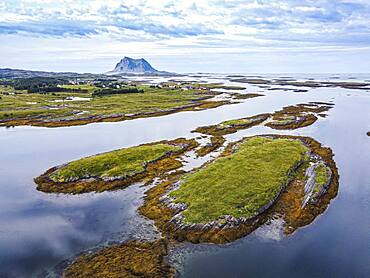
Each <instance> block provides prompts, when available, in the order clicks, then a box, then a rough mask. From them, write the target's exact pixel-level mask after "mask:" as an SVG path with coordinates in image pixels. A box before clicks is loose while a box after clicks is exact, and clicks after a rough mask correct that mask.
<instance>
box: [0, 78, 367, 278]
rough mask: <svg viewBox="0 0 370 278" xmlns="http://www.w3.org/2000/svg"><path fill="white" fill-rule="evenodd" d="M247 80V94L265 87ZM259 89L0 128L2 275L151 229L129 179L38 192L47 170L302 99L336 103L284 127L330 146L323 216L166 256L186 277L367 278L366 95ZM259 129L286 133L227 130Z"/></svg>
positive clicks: (42, 266)
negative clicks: (99, 118)
mask: <svg viewBox="0 0 370 278" xmlns="http://www.w3.org/2000/svg"><path fill="white" fill-rule="evenodd" d="M189 78H191V79H192V80H193V79H194V78H193V77H189ZM215 78H217V79H213V80H217V82H220V80H223V79H218V78H224V77H223V76H216V77H215ZM202 79H206V78H205V77H202ZM233 84H234V83H233ZM235 85H240V84H237V83H236V84H235ZM243 85H246V84H243ZM246 87H247V90H246V91H248V92H256V91H264V90H263V89H261V88H258V87H255V86H251V85H248V84H247V85H246ZM349 93H350V95H348V94H349ZM264 94H266V96H265V97H259V98H253V99H248V100H246V101H244V102H243V103H240V104H234V105H230V106H223V107H219V108H216V109H210V110H205V111H199V112H181V113H178V114H173V115H167V116H163V117H157V118H147V119H136V120H132V121H126V122H118V123H96V124H90V125H86V126H78V127H65V128H55V129H50V128H40V127H17V128H9V129H6V128H1V129H0V158H1V160H0V277H3V276H5V277H9V276H10V277H30V276H32V275H37V274H38V273H40V272H42V271H44V270H48V269H50V268H52V267H53V266H54V265H56V264H58V263H59V262H61V261H63V260H65V259H67V258H69V257H71V256H74V255H76V254H78V253H79V252H81V251H83V250H86V249H89V248H92V247H95V246H96V245H99V244H106V243H107V242H110V241H120V240H124V239H126V238H131V237H137V236H139V237H154V236H156V231H155V230H154V229H153V227H152V223H151V222H150V221H148V220H146V219H143V218H141V217H140V216H139V215H138V214H137V212H136V208H137V207H138V206H139V205H140V204H141V202H142V199H141V197H142V196H143V192H144V191H145V188H142V187H140V186H139V185H136V186H132V187H129V188H127V189H125V190H119V191H115V192H105V193H100V194H84V195H79V196H66V195H55V194H45V193H41V192H38V191H36V190H35V184H34V183H33V178H34V177H36V176H38V175H39V174H40V173H43V172H44V171H45V170H46V169H48V168H50V167H52V166H54V165H58V164H61V163H64V162H66V161H70V160H74V159H78V158H80V157H83V156H87V155H92V154H95V153H99V152H104V151H109V150H113V149H117V148H122V147H127V146H133V145H137V144H140V143H147V142H152V141H157V140H163V139H174V138H178V137H183V136H185V137H190V136H194V134H191V133H190V131H191V130H193V129H195V128H196V127H198V126H204V125H210V124H216V123H218V122H221V121H224V120H228V119H233V118H241V117H247V116H252V115H255V114H260V113H265V112H271V111H275V110H279V109H281V108H282V107H283V106H286V105H292V104H296V103H303V102H308V101H323V102H327V101H334V102H335V107H334V108H333V109H332V110H331V111H329V113H328V114H329V116H328V117H327V118H325V119H320V120H319V121H318V122H317V123H315V124H314V125H313V126H311V127H307V128H304V129H301V130H297V131H293V132H290V134H295V135H307V136H312V137H313V138H315V139H316V140H318V141H320V142H321V143H323V144H324V145H326V146H330V147H331V148H332V149H333V151H334V153H335V160H336V163H337V166H338V167H339V172H340V174H341V179H340V187H339V188H340V189H339V190H340V191H339V196H338V197H337V199H336V201H335V202H333V203H332V204H331V205H330V206H329V208H328V210H327V211H326V212H325V214H324V215H323V216H321V217H319V218H317V219H316V221H315V222H314V223H312V224H311V225H310V226H308V227H306V228H304V229H301V230H299V232H297V233H295V234H293V235H292V236H290V237H284V236H280V235H276V233H275V231H276V230H275V229H274V228H273V227H272V230H271V231H266V230H265V231H264V230H263V229H267V228H266V227H265V228H261V230H257V231H256V232H255V233H254V234H251V235H250V236H248V237H246V238H243V239H241V240H238V241H237V242H235V243H233V244H230V245H226V246H223V247H217V246H212V247H209V246H208V245H207V246H206V247H205V246H203V245H200V246H197V247H194V246H193V245H186V246H185V247H184V246H182V247H184V248H182V251H179V250H177V251H176V252H175V251H174V252H173V254H174V257H176V256H177V259H178V260H180V261H181V262H182V263H184V267H183V272H182V274H183V276H185V277H203V276H213V277H230V276H232V277H242V276H245V275H246V274H248V275H250V276H258V277H269V276H275V277H280V276H284V277H305V276H306V277H313V276H315V277H323V276H327V277H328V276H331V277H332V276H335V277H346V276H347V277H354V276H355V277H365V276H364V274H366V273H369V272H370V269H369V265H368V262H369V261H370V246H369V244H366V243H368V242H370V233H369V230H370V218H369V217H368V211H369V209H370V207H369V203H370V202H369V200H370V186H369V185H370V173H369V171H367V170H368V169H367V168H368V165H369V164H370V140H369V138H368V137H367V136H366V132H367V131H369V130H370V113H368V107H369V105H370V96H369V95H368V93H367V92H364V91H356V90H344V89H340V88H330V89H329V88H321V89H313V90H311V91H310V92H307V93H292V92H280V91H265V92H264ZM260 133H282V134H283V133H286V132H283V131H279V132H278V131H274V130H271V129H269V128H267V127H254V128H252V129H249V130H244V131H240V132H238V133H237V134H232V135H230V138H231V139H232V138H234V139H235V140H236V139H237V138H238V137H243V136H247V135H253V134H260ZM275 224H276V223H275ZM275 224H274V225H275ZM277 224H278V223H277ZM277 224H276V226H277V227H278V225H277ZM269 228H271V227H269ZM263 234H265V236H263ZM268 238H270V239H273V240H266V239H268ZM194 248H195V249H194ZM175 254H177V255H175ZM189 254H191V255H189ZM341 254H356V256H348V255H347V256H346V255H341ZM266 265H267V266H269V268H266V267H265V266H266Z"/></svg>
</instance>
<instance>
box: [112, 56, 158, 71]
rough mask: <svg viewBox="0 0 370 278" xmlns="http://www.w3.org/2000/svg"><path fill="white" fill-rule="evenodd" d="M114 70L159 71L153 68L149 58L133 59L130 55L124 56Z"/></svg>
mask: <svg viewBox="0 0 370 278" xmlns="http://www.w3.org/2000/svg"><path fill="white" fill-rule="evenodd" d="M113 72H117V73H128V72H129V73H155V72H158V70H156V69H155V68H153V67H152V66H151V65H150V64H149V63H148V61H147V60H145V59H144V58H141V59H133V58H130V57H124V58H123V59H122V60H121V61H119V62H118V63H117V65H116V67H115V68H114V70H113Z"/></svg>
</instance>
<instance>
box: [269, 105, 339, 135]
mask: <svg viewBox="0 0 370 278" xmlns="http://www.w3.org/2000/svg"><path fill="white" fill-rule="evenodd" d="M332 105H333V104H331V103H322V102H310V103H305V104H297V105H291V106H286V107H283V109H281V110H279V111H276V112H275V113H274V114H272V119H271V121H270V122H267V123H266V124H265V125H266V126H268V127H271V128H273V129H297V128H302V127H305V126H309V125H312V124H313V123H315V122H316V121H317V119H318V116H320V117H325V116H326V114H323V112H327V111H328V110H329V109H331V108H332Z"/></svg>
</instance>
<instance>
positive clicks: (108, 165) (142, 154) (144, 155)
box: [50, 143, 180, 182]
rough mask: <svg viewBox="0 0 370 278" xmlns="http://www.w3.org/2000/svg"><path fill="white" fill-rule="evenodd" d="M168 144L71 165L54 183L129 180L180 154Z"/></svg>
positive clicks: (116, 152) (104, 156) (121, 152)
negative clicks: (166, 157) (90, 179)
mask: <svg viewBox="0 0 370 278" xmlns="http://www.w3.org/2000/svg"><path fill="white" fill-rule="evenodd" d="M179 150H180V147H179V146H174V145H169V144H162V143H160V144H154V145H141V146H138V147H133V148H126V149H121V150H117V151H112V152H108V153H103V154H99V155H95V156H91V157H86V158H82V159H79V160H76V161H72V162H70V163H68V164H67V165H65V166H62V167H61V168H59V169H58V170H56V171H55V172H54V173H52V174H51V175H50V178H51V179H52V180H53V181H55V182H70V181H75V180H80V179H88V178H91V177H99V178H127V177H131V176H133V175H135V174H138V173H141V172H143V171H144V170H145V166H146V165H147V164H148V163H150V162H152V161H154V160H157V159H159V158H161V157H163V156H165V155H166V154H168V153H170V152H174V151H179Z"/></svg>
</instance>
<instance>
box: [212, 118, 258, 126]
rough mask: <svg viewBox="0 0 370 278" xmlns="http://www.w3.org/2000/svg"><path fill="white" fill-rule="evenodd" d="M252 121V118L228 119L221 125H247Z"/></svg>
mask: <svg viewBox="0 0 370 278" xmlns="http://www.w3.org/2000/svg"><path fill="white" fill-rule="evenodd" d="M250 123H252V121H251V120H250V119H236V120H228V121H224V122H222V123H220V124H219V125H220V126H221V127H229V126H233V125H247V124H250Z"/></svg>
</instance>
